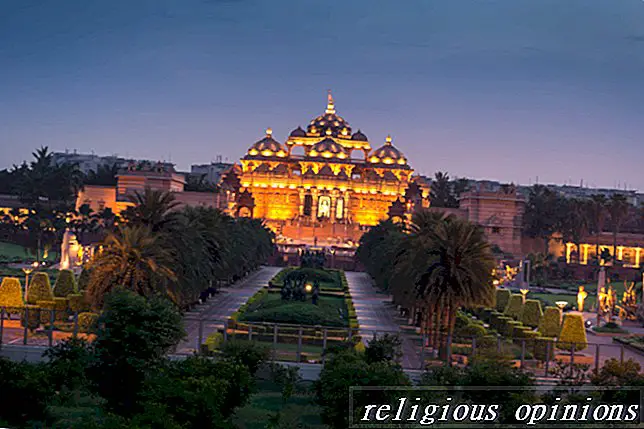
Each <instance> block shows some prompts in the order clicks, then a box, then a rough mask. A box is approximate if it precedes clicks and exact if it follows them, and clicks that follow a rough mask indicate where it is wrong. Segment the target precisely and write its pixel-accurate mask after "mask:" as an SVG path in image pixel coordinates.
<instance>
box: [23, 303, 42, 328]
mask: <svg viewBox="0 0 644 429" xmlns="http://www.w3.org/2000/svg"><path fill="white" fill-rule="evenodd" d="M25 317H27V318H28V319H27V321H26V326H27V328H28V329H29V330H30V331H33V330H35V329H38V327H39V326H40V308H38V306H37V305H32V304H27V305H25V312H24V313H23V314H22V320H21V324H22V326H23V327H24V326H25Z"/></svg>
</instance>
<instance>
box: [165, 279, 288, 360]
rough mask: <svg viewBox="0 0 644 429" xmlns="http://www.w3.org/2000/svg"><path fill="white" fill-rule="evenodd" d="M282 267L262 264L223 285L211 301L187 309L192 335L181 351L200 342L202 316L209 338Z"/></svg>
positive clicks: (186, 319) (188, 350) (188, 330)
mask: <svg viewBox="0 0 644 429" xmlns="http://www.w3.org/2000/svg"><path fill="white" fill-rule="evenodd" d="M280 269H281V268H278V267H261V268H260V269H259V270H257V271H255V272H254V273H252V274H250V275H249V276H248V277H246V278H244V279H242V280H240V281H238V282H237V283H235V284H233V285H231V286H227V287H223V288H221V289H220V291H219V293H218V294H217V295H215V296H214V297H212V298H210V299H209V300H208V302H206V303H205V304H202V305H198V306H197V307H196V308H195V309H194V310H192V311H190V312H188V313H186V315H185V317H184V328H185V330H186V333H187V334H188V336H187V337H186V339H185V340H184V341H183V342H181V343H180V344H179V346H178V347H177V353H191V352H193V351H195V350H196V347H197V344H198V343H199V319H202V320H204V322H203V333H202V339H203V340H205V339H206V337H207V336H208V335H209V334H211V333H213V332H215V331H216V330H217V329H223V327H224V321H225V320H227V319H228V318H229V317H230V316H231V315H232V314H233V313H234V312H235V311H237V310H238V309H239V307H241V306H242V305H243V304H244V303H245V302H246V301H248V298H250V297H251V296H253V295H254V294H255V293H256V292H257V291H258V290H260V289H261V288H262V287H263V286H266V285H267V284H268V281H269V280H270V279H272V278H273V276H274V275H275V274H277V272H278V271H279V270H280Z"/></svg>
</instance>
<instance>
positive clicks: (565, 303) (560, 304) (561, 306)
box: [555, 301, 568, 320]
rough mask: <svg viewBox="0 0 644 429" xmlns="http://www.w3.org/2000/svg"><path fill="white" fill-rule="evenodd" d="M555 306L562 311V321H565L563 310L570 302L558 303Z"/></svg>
mask: <svg viewBox="0 0 644 429" xmlns="http://www.w3.org/2000/svg"><path fill="white" fill-rule="evenodd" d="M555 305H556V306H557V307H559V310H561V319H562V320H563V310H564V308H566V306H567V305H568V301H556V302H555Z"/></svg>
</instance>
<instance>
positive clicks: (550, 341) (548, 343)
mask: <svg viewBox="0 0 644 429" xmlns="http://www.w3.org/2000/svg"><path fill="white" fill-rule="evenodd" d="M554 340H555V339H554V338H551V337H536V338H535V339H534V358H535V359H538V360H541V361H546V360H552V359H554V357H555V342H554ZM546 351H549V353H547V354H546Z"/></svg>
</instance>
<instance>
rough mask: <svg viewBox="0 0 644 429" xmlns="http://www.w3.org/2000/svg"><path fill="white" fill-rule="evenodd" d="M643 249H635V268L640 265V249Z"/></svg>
mask: <svg viewBox="0 0 644 429" xmlns="http://www.w3.org/2000/svg"><path fill="white" fill-rule="evenodd" d="M641 250H642V249H641V248H639V247H638V248H637V249H635V268H639V267H640V251H641Z"/></svg>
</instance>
